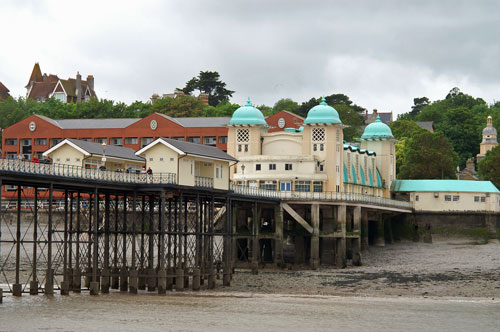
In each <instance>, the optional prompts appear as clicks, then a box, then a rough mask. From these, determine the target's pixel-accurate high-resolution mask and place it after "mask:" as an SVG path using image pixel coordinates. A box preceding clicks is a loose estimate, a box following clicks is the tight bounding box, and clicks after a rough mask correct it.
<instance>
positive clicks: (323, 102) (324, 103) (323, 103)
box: [319, 97, 327, 105]
mask: <svg viewBox="0 0 500 332" xmlns="http://www.w3.org/2000/svg"><path fill="white" fill-rule="evenodd" d="M319 104H320V105H327V103H326V99H325V97H321V103H319Z"/></svg>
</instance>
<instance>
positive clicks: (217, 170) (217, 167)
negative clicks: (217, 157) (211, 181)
mask: <svg viewBox="0 0 500 332" xmlns="http://www.w3.org/2000/svg"><path fill="white" fill-rule="evenodd" d="M215 177H216V178H217V179H218V178H219V165H217V166H216V167H215Z"/></svg>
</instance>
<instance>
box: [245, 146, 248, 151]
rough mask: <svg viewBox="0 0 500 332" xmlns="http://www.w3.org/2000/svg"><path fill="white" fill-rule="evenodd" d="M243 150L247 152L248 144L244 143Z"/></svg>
mask: <svg viewBox="0 0 500 332" xmlns="http://www.w3.org/2000/svg"><path fill="white" fill-rule="evenodd" d="M245 152H248V144H245Z"/></svg>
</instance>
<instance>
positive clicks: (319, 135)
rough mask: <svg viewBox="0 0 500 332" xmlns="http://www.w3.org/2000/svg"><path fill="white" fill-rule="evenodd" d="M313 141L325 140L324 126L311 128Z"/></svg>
mask: <svg viewBox="0 0 500 332" xmlns="http://www.w3.org/2000/svg"><path fill="white" fill-rule="evenodd" d="M311 135H312V141H313V142H324V141H325V128H313V130H312V132H311Z"/></svg>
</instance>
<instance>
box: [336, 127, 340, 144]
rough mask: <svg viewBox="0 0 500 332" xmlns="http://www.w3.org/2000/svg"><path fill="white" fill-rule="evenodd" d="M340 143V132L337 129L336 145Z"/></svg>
mask: <svg viewBox="0 0 500 332" xmlns="http://www.w3.org/2000/svg"><path fill="white" fill-rule="evenodd" d="M339 141H340V130H339V129H337V143H338V142H339Z"/></svg>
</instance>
